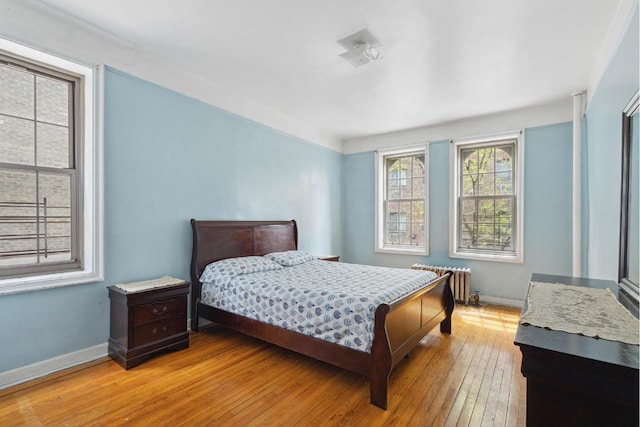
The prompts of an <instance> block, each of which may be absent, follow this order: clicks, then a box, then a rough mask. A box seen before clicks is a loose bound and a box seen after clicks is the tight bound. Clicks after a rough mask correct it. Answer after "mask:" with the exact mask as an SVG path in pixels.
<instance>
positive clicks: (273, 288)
mask: <svg viewBox="0 0 640 427" xmlns="http://www.w3.org/2000/svg"><path fill="white" fill-rule="evenodd" d="M297 256H298V259H297V260H296V261H294V262H293V263H294V264H295V265H292V266H283V265H281V264H279V263H276V262H274V261H271V260H269V259H266V258H264V257H243V258H234V259H231V260H223V261H218V262H216V263H213V264H210V265H209V266H208V267H207V269H205V271H204V272H203V274H202V276H201V282H203V286H202V296H201V302H202V303H204V304H206V305H209V306H212V307H216V308H219V309H222V310H225V311H229V312H232V313H236V314H240V315H242V316H245V317H249V318H251V319H255V320H259V321H261V322H266V323H270V324H273V325H277V326H280V327H283V328H286V329H289V330H292V331H295V332H299V333H303V334H306V335H311V336H314V337H316V338H321V339H323V340H326V341H330V342H333V343H337V344H340V345H343V346H346V347H350V348H353V349H356V350H360V351H364V352H370V350H371V345H372V342H373V320H374V315H375V309H376V307H377V306H378V305H379V304H381V303H390V302H393V301H395V300H397V299H400V298H402V297H403V296H405V295H407V294H409V293H411V292H413V291H414V290H416V289H419V288H421V287H423V286H424V285H425V284H426V283H428V282H431V281H433V280H434V279H435V278H436V275H435V274H434V273H431V272H428V271H420V270H411V269H401V268H388V267H373V266H365V265H359V264H347V263H338V262H328V261H321V260H316V259H315V257H313V256H308V258H306V259H304V260H301V259H300V257H301V256H300V255H297ZM302 258H304V257H302ZM238 260H239V261H238ZM278 261H281V260H278ZM285 264H287V263H286V262H285Z"/></svg>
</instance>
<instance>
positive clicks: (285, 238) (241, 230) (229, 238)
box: [191, 219, 298, 297]
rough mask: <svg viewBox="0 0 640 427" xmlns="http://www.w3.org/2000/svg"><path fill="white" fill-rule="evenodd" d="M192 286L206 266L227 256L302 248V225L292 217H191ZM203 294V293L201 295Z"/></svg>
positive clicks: (198, 283) (261, 253) (197, 281)
mask: <svg viewBox="0 0 640 427" xmlns="http://www.w3.org/2000/svg"><path fill="white" fill-rule="evenodd" d="M191 228H192V230H193V251H192V253H191V282H192V289H194V288H195V287H196V286H197V287H198V289H197V291H198V294H199V291H200V281H199V280H198V279H199V277H200V275H201V274H202V271H203V270H204V268H205V267H206V266H207V265H208V264H210V263H212V262H214V261H219V260H221V259H225V258H235V257H241V256H251V255H258V256H262V255H264V254H268V253H270V252H279V251H287V250H293V249H297V248H298V227H297V225H296V222H295V221H294V220H291V221H197V220H195V219H192V220H191ZM198 297H199V295H198Z"/></svg>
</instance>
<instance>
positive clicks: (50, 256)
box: [39, 173, 71, 262]
mask: <svg viewBox="0 0 640 427" xmlns="http://www.w3.org/2000/svg"><path fill="white" fill-rule="evenodd" d="M39 184H40V203H41V204H40V235H41V242H40V243H41V244H40V248H41V249H40V250H41V251H42V252H43V253H42V257H41V262H44V261H45V260H46V261H61V260H69V259H70V251H71V177H70V176H69V175H58V174H46V173H41V174H40V175H39ZM42 258H45V259H42Z"/></svg>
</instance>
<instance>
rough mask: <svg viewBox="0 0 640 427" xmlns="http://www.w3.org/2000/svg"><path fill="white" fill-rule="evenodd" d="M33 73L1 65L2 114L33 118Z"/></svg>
mask: <svg viewBox="0 0 640 427" xmlns="http://www.w3.org/2000/svg"><path fill="white" fill-rule="evenodd" d="M33 79H34V76H33V74H31V73H29V72H26V71H22V70H17V69H15V68H13V67H7V66H6V65H0V93H1V94H2V96H0V114H6V115H10V116H16V117H22V118H26V119H33V118H34V117H33V110H34V108H33V98H34V96H33V93H34V88H33V85H34V83H33V82H34V81H33Z"/></svg>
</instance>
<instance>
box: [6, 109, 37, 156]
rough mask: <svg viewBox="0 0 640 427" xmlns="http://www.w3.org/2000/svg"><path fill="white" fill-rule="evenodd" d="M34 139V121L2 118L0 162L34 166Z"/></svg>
mask: <svg viewBox="0 0 640 427" xmlns="http://www.w3.org/2000/svg"><path fill="white" fill-rule="evenodd" d="M0 98H2V97H0ZM33 139H34V128H33V121H31V120H25V119H19V118H15V117H8V116H0V162H5V163H16V164H20V165H33V164H34V143H33Z"/></svg>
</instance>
